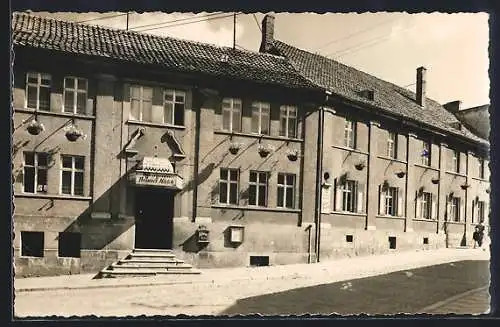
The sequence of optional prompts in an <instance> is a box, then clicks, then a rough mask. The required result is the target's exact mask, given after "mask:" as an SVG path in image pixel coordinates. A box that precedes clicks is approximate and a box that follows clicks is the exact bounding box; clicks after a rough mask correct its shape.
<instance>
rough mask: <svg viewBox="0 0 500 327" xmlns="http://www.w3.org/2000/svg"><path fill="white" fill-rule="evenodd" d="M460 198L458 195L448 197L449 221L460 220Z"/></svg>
mask: <svg viewBox="0 0 500 327" xmlns="http://www.w3.org/2000/svg"><path fill="white" fill-rule="evenodd" d="M460 202H461V201H460V198H459V197H456V196H455V197H452V198H451V199H450V216H451V217H450V219H451V221H453V222H460V221H461V219H460V218H461V217H460V210H461V208H460V205H461V203H460Z"/></svg>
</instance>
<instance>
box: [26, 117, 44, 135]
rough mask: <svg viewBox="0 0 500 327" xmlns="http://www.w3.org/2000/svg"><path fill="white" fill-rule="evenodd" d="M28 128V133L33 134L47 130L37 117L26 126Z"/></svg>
mask: <svg viewBox="0 0 500 327" xmlns="http://www.w3.org/2000/svg"><path fill="white" fill-rule="evenodd" d="M26 130H27V131H28V133H30V134H31V135H38V134H40V133H41V132H43V131H45V126H43V124H42V123H40V122H39V121H37V120H36V119H33V120H32V121H31V122H30V123H29V124H28V126H26Z"/></svg>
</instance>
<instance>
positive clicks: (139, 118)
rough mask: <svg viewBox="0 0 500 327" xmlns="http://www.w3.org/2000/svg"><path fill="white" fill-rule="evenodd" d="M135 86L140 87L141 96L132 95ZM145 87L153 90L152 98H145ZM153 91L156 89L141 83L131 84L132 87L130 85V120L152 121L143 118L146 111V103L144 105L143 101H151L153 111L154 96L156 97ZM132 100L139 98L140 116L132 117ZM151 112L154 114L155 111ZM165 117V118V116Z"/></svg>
mask: <svg viewBox="0 0 500 327" xmlns="http://www.w3.org/2000/svg"><path fill="white" fill-rule="evenodd" d="M133 88H138V89H139V98H135V97H133V96H132V93H133V92H132V89H133ZM145 88H148V89H150V90H151V99H150V100H147V101H145V99H144V89H145ZM153 92H154V89H153V87H151V86H147V85H139V84H135V85H130V87H129V94H130V99H129V101H130V110H129V111H130V112H129V119H130V120H136V121H141V122H150V121H147V120H143V111H144V105H143V103H144V102H148V101H151V111H152V110H153V97H154V94H153ZM164 99H165V98H164ZM132 100H137V101H138V102H139V112H138V114H139V117H131V112H132ZM151 114H153V112H151ZM163 116H165V108H164V109H163ZM163 119H164V120H165V117H164V118H163Z"/></svg>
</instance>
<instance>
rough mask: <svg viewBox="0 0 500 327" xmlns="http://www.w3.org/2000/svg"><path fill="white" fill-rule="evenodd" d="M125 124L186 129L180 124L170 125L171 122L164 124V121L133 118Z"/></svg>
mask: <svg viewBox="0 0 500 327" xmlns="http://www.w3.org/2000/svg"><path fill="white" fill-rule="evenodd" d="M127 124H130V125H143V126H151V127H163V128H172V129H179V130H185V129H186V126H181V125H172V124H164V123H153V122H148V121H140V120H133V119H129V120H127Z"/></svg>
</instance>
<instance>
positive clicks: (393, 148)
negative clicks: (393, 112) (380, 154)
mask: <svg viewBox="0 0 500 327" xmlns="http://www.w3.org/2000/svg"><path fill="white" fill-rule="evenodd" d="M386 155H387V157H389V158H392V159H396V158H397V156H398V134H397V133H395V132H389V135H388V137H387V153H386Z"/></svg>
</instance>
